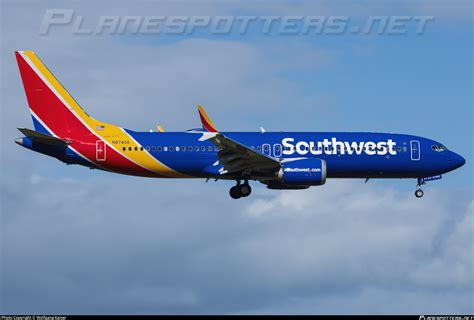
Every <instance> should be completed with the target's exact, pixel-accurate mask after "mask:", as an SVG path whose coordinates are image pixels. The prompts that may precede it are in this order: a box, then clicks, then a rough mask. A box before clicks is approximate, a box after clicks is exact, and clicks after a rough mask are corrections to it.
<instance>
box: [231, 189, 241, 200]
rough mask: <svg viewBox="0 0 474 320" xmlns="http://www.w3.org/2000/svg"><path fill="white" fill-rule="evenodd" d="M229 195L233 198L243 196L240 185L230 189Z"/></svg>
mask: <svg viewBox="0 0 474 320" xmlns="http://www.w3.org/2000/svg"><path fill="white" fill-rule="evenodd" d="M229 195H230V197H231V198H232V199H239V198H241V197H242V194H241V193H240V186H233V187H232V188H230V190H229Z"/></svg>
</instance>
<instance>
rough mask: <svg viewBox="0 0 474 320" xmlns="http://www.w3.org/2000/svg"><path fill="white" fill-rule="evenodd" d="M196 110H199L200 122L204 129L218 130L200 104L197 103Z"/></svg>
mask: <svg viewBox="0 0 474 320" xmlns="http://www.w3.org/2000/svg"><path fill="white" fill-rule="evenodd" d="M198 111H199V117H200V118H201V123H202V126H203V128H204V130H206V131H209V132H218V130H217V129H216V126H215V125H214V124H213V123H212V121H211V119H209V117H208V116H207V114H206V111H204V109H203V107H202V106H201V105H198Z"/></svg>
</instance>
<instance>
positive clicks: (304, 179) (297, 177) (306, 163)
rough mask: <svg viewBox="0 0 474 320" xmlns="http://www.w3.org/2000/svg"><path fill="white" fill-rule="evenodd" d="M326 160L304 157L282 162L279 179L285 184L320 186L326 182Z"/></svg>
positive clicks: (278, 174)
mask: <svg viewBox="0 0 474 320" xmlns="http://www.w3.org/2000/svg"><path fill="white" fill-rule="evenodd" d="M326 173H327V170H326V161H325V160H323V159H302V160H295V161H289V162H285V163H283V164H282V168H281V169H280V170H279V171H278V173H277V179H278V180H279V181H281V182H282V183H283V184H285V185H299V186H301V185H304V186H320V185H323V184H325V183H326Z"/></svg>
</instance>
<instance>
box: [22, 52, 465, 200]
mask: <svg viewBox="0 0 474 320" xmlns="http://www.w3.org/2000/svg"><path fill="white" fill-rule="evenodd" d="M16 59H17V62H18V67H19V69H20V73H21V78H22V80H23V86H24V88H25V92H26V98H27V100H28V105H29V109H30V112H31V115H32V118H33V124H34V127H35V130H31V129H25V128H20V129H19V130H20V131H21V132H22V133H23V134H24V135H25V136H24V137H23V138H19V139H17V140H16V143H18V144H19V145H21V146H23V147H25V148H28V149H30V150H33V151H36V152H40V153H43V154H46V155H48V156H52V157H55V158H57V159H59V160H61V161H63V162H65V163H67V164H78V165H83V166H86V167H89V168H92V169H101V170H106V171H110V172H115V173H121V174H127V175H134V176H143V177H154V178H207V179H226V180H235V181H236V182H237V184H236V185H235V186H234V187H232V188H231V189H230V196H231V197H232V198H234V199H237V198H240V197H246V196H248V195H250V192H251V188H250V185H249V181H250V180H256V181H260V182H261V183H263V184H265V185H267V187H268V188H269V189H306V188H309V187H310V186H319V185H323V184H324V183H325V182H326V178H365V179H369V178H413V179H417V180H416V181H417V188H416V192H415V195H416V196H417V197H422V196H423V191H422V190H421V189H420V187H421V185H423V184H425V182H426V181H431V180H436V179H439V178H441V174H444V173H447V172H449V171H452V170H454V169H456V168H459V167H461V166H462V165H463V164H464V163H465V160H464V159H463V157H461V156H460V155H458V154H456V153H454V152H452V151H450V150H448V149H447V148H446V147H445V146H444V145H443V144H441V143H439V142H436V141H433V140H430V139H426V138H422V137H418V136H412V135H405V134H392V133H366V132H265V131H264V130H263V129H262V130H261V132H221V131H218V130H217V129H216V127H215V126H214V125H213V123H212V122H211V120H210V119H209V117H208V116H207V115H206V113H205V112H204V110H203V109H202V107H201V106H199V107H198V110H199V116H200V118H201V122H202V126H203V127H202V128H199V129H192V130H188V131H185V132H164V130H163V129H161V127H159V130H158V132H136V131H132V130H129V129H125V128H121V127H118V126H115V125H111V124H108V123H104V122H101V121H98V120H95V119H93V118H92V117H90V116H89V115H88V114H87V113H86V112H85V111H84V110H83V109H82V108H81V107H80V106H79V104H78V103H77V102H76V101H75V100H74V99H73V98H72V97H71V95H69V93H68V92H67V91H66V90H65V89H64V88H63V86H62V85H61V84H60V83H59V81H58V80H56V78H55V77H54V76H53V74H52V73H51V72H50V71H49V70H48V69H47V68H46V67H45V66H44V65H43V63H42V62H41V61H40V60H39V59H38V57H37V56H36V55H35V54H34V53H33V52H32V51H18V52H16Z"/></svg>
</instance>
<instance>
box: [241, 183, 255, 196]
mask: <svg viewBox="0 0 474 320" xmlns="http://www.w3.org/2000/svg"><path fill="white" fill-rule="evenodd" d="M239 192H240V194H241V196H242V197H248V196H249V195H250V194H251V193H252V188H251V187H250V185H249V184H248V183H244V184H241V185H240V186H239Z"/></svg>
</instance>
